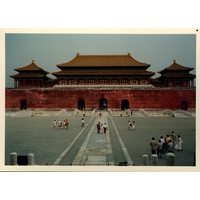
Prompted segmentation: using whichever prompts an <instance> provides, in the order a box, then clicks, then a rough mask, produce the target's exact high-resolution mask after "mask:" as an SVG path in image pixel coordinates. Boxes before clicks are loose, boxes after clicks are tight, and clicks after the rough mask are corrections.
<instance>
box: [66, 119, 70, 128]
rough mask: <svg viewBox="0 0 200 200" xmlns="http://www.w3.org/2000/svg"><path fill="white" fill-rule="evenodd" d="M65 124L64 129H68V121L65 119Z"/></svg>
mask: <svg viewBox="0 0 200 200" xmlns="http://www.w3.org/2000/svg"><path fill="white" fill-rule="evenodd" d="M65 126H66V129H67V130H68V127H69V121H68V120H67V119H66V120H65Z"/></svg>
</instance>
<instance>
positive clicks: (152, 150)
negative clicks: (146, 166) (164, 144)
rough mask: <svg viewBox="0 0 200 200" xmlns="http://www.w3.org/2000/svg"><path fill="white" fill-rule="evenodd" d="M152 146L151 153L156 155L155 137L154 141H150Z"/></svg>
mask: <svg viewBox="0 0 200 200" xmlns="http://www.w3.org/2000/svg"><path fill="white" fill-rule="evenodd" d="M150 146H151V153H152V154H156V150H157V146H158V145H157V142H156V140H155V138H154V137H152V140H151V141H150Z"/></svg>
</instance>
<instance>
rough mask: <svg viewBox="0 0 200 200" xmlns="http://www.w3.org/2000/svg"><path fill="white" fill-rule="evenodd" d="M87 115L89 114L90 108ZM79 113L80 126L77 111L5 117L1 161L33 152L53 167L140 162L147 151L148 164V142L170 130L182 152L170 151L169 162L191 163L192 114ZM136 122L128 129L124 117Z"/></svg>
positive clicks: (39, 161)
mask: <svg viewBox="0 0 200 200" xmlns="http://www.w3.org/2000/svg"><path fill="white" fill-rule="evenodd" d="M90 113H92V112H90ZM101 113H102V115H101V117H99V115H98V112H97V113H92V114H90V115H87V114H85V115H84V116H85V117H84V119H85V126H84V127H83V128H82V127H81V119H82V117H83V116H81V115H82V113H80V116H79V115H76V116H75V115H74V113H73V112H71V113H70V114H69V113H64V114H60V115H54V116H51V115H49V116H39V115H38V116H32V117H30V116H29V117H27V116H23V115H21V116H18V117H11V116H6V124H5V165H10V153H12V152H16V153H17V155H28V154H30V153H32V154H34V164H35V165H39V166H40V165H41V166H42V165H54V166H55V165H56V166H118V165H120V163H126V164H127V165H129V166H133V167H134V166H142V165H143V163H142V156H143V155H144V154H146V155H148V165H149V166H151V165H152V164H151V149H150V145H149V143H150V140H151V138H152V137H155V139H156V140H157V141H158V139H159V138H160V136H161V135H162V136H163V137H166V135H167V134H171V131H172V130H173V131H174V132H175V134H176V136H177V135H178V134H180V135H181V137H182V139H183V141H184V143H183V151H182V152H178V151H175V152H174V154H175V166H195V135H196V128H195V126H196V125H195V120H196V118H195V117H194V115H177V117H171V116H163V115H160V114H158V115H155V112H154V114H153V115H151V116H149V117H147V116H145V115H144V114H143V115H142V114H141V113H140V114H139V113H137V112H135V113H134V114H133V115H124V114H123V113H122V115H121V114H120V115H117V114H116V113H115V114H113V115H111V113H110V112H107V111H102V112H101ZM66 118H67V119H68V120H69V129H68V130H66V129H64V128H58V127H57V128H56V129H55V130H54V129H53V120H54V119H56V120H57V122H58V121H59V120H62V121H63V120H64V119H66ZM133 120H134V121H136V128H135V130H134V131H132V130H131V131H130V130H128V121H133ZM97 122H100V123H106V124H107V126H108V130H107V133H106V134H98V133H97V129H96V124H97ZM158 166H166V156H165V155H163V158H162V159H158Z"/></svg>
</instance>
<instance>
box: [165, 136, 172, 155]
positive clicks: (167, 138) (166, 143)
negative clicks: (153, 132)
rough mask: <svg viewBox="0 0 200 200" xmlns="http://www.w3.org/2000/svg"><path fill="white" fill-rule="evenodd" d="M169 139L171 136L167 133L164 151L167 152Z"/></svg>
mask: <svg viewBox="0 0 200 200" xmlns="http://www.w3.org/2000/svg"><path fill="white" fill-rule="evenodd" d="M170 140H171V138H170V137H169V135H167V137H166V138H165V152H167V151H168V149H167V148H168V146H167V145H168V143H169V141H170Z"/></svg>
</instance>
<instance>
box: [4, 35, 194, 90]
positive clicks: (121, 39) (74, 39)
mask: <svg viewBox="0 0 200 200" xmlns="http://www.w3.org/2000/svg"><path fill="white" fill-rule="evenodd" d="M5 38H6V43H5V44H6V51H5V53H6V87H13V86H14V80H13V79H12V78H10V77H9V75H14V74H17V72H16V71H14V69H15V68H20V67H24V66H26V65H28V64H30V63H31V62H32V60H35V64H36V65H38V66H39V67H41V68H43V69H44V70H46V71H48V72H50V73H52V72H56V71H59V69H58V68H57V66H56V65H57V64H60V63H63V62H68V61H70V60H71V59H73V58H74V57H75V56H76V53H80V54H83V55H87V54H89V55H90V54H106V55H107V54H111V55H113V54H127V53H128V52H130V53H131V55H132V57H133V58H135V59H136V60H138V61H140V62H145V63H148V64H151V66H150V67H149V68H148V71H153V72H156V75H155V76H154V77H158V76H159V74H158V73H157V72H158V71H160V70H162V69H164V68H165V67H168V66H169V65H171V64H172V63H173V60H174V59H175V60H176V62H177V63H179V64H181V65H183V66H187V67H194V68H196V35H195V34H14V33H13V34H6V37H5ZM191 73H192V74H196V69H194V70H193V71H191ZM48 76H49V77H52V78H55V77H54V76H52V75H48Z"/></svg>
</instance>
